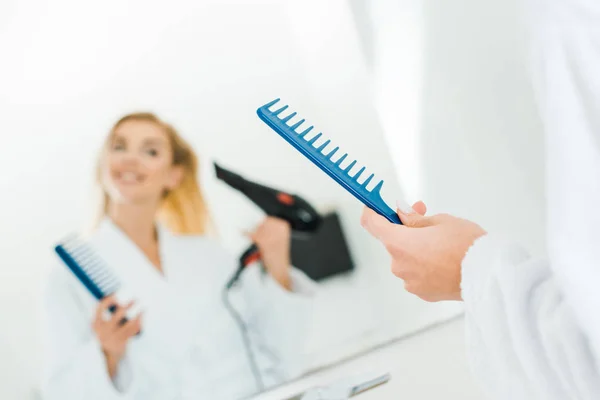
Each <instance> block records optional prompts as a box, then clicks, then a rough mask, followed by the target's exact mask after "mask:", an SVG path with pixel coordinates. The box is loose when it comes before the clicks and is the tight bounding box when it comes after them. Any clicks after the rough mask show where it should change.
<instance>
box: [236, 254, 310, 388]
mask: <svg viewBox="0 0 600 400" xmlns="http://www.w3.org/2000/svg"><path fill="white" fill-rule="evenodd" d="M247 268H248V270H247V271H245V272H244V274H243V275H242V285H241V286H242V292H243V298H244V301H245V302H246V304H247V306H248V307H247V310H248V311H247V313H246V314H245V315H244V318H245V320H246V321H247V323H248V327H249V332H250V336H251V340H252V342H253V345H254V347H255V349H256V350H257V351H258V353H259V361H260V363H261V369H262V370H263V371H265V372H266V374H265V378H267V379H266V380H267V382H265V383H266V384H267V385H268V386H269V385H271V384H275V383H281V382H283V381H285V380H289V379H292V378H294V377H297V376H298V375H299V374H300V373H301V372H302V370H303V360H302V358H303V356H304V355H305V354H306V352H305V351H304V348H305V339H306V337H307V332H308V331H309V329H310V317H311V315H312V306H313V299H314V296H315V293H316V288H317V285H316V283H315V282H314V281H312V280H311V279H310V278H309V277H307V276H306V275H305V274H304V273H303V272H302V271H300V270H298V269H296V268H294V267H292V270H291V279H292V290H291V291H287V290H285V289H284V288H283V287H281V285H280V284H279V283H277V282H276V281H275V280H274V279H273V278H271V276H270V275H269V274H266V273H263V271H262V270H261V268H260V264H258V263H255V264H253V265H250V266H249V267H247ZM269 377H271V379H268V378H269ZM269 380H270V381H269Z"/></svg>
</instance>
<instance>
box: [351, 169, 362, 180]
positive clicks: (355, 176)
mask: <svg viewBox="0 0 600 400" xmlns="http://www.w3.org/2000/svg"><path fill="white" fill-rule="evenodd" d="M363 172H365V167H362V168H361V169H360V171H358V172H357V173H356V175H354V177H353V178H352V179H354V180H355V181H357V182H358V178H359V177H360V175H361V174H362V173H363Z"/></svg>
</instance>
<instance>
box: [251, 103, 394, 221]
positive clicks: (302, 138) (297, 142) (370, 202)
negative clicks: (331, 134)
mask: <svg viewBox="0 0 600 400" xmlns="http://www.w3.org/2000/svg"><path fill="white" fill-rule="evenodd" d="M279 100H280V99H276V100H273V101H271V102H270V103H267V104H265V105H263V106H261V107H260V108H258V110H257V114H258V116H259V118H260V119H261V120H262V121H263V122H264V123H265V124H266V125H268V126H269V127H270V128H271V129H273V130H274V131H275V132H277V133H278V134H279V135H280V136H281V137H282V138H283V139H285V140H286V141H287V142H288V143H289V144H290V145H291V146H293V147H294V148H295V149H296V150H298V151H299V152H300V153H301V154H302V155H304V156H305V157H306V158H307V159H308V160H310V161H311V162H312V163H313V164H315V165H316V166H317V167H319V168H320V169H321V170H322V171H323V172H325V173H326V174H327V175H329V177H330V178H332V179H333V180H334V181H336V182H337V183H338V184H339V185H341V186H342V187H343V188H344V189H346V190H347V191H348V192H349V193H350V194H352V195H353V196H354V197H356V198H357V199H358V200H360V201H361V202H362V203H363V204H365V205H366V206H368V207H370V208H371V209H373V210H375V211H376V212H378V213H379V214H380V215H382V216H384V217H385V218H387V219H388V220H389V221H390V222H392V223H396V224H402V221H400V218H399V217H398V214H397V213H396V211H395V210H393V209H391V208H390V207H389V206H388V205H387V204H386V203H385V201H384V200H383V199H382V198H381V194H380V192H381V189H382V187H383V180H381V181H379V183H378V184H377V185H376V186H375V188H374V189H372V190H368V188H367V186H368V185H369V184H370V183H371V182H372V180H373V178H374V176H375V174H371V175H370V176H369V177H368V178H367V179H366V180H365V181H364V182H363V183H362V184H361V183H359V182H358V180H359V178H360V177H361V176H362V174H363V172H364V171H365V169H366V167H364V166H363V167H362V168H361V169H360V171H358V173H356V174H354V176H351V170H352V168H353V167H354V166H355V165H356V162H357V161H356V160H354V161H352V163H351V164H350V165H348V166H347V167H345V168H344V167H342V163H343V162H344V160H345V159H346V157H347V156H348V154H344V155H342V156H341V157H340V158H339V159H338V160H337V161H333V156H334V155H335V154H337V152H338V150H339V147H335V148H334V149H333V150H332V151H330V152H328V154H325V151H326V150H325V149H326V148H327V147H328V146H329V144H330V143H331V141H330V140H326V141H325V142H324V143H323V144H321V145H315V143H316V142H317V140H319V138H321V136H322V133H318V134H317V135H315V136H314V137H313V138H311V139H310V140H308V139H307V135H308V133H309V132H311V131H312V129H313V126H310V127H309V128H307V129H305V130H304V131H303V132H301V133H298V132H296V129H297V128H298V127H299V126H300V125H302V124H303V123H304V121H305V120H304V119H302V120H301V121H298V122H296V123H294V124H293V125H292V126H289V125H288V124H287V122H288V121H289V120H290V119H291V118H293V117H294V116H296V112H293V113H292V114H290V115H288V116H287V117H285V118H279V117H278V115H279V114H281V113H282V112H283V111H284V110H286V109H287V108H288V106H287V105H286V106H283V107H281V108H279V109H278V110H276V111H271V110H270V109H269V108H270V107H272V106H273V105H274V104H276V103H278V102H279Z"/></svg>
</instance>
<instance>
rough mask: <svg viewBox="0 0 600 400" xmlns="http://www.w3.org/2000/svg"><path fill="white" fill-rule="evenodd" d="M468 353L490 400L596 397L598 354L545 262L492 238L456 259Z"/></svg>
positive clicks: (599, 391) (599, 396)
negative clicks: (460, 268)
mask: <svg viewBox="0 0 600 400" xmlns="http://www.w3.org/2000/svg"><path fill="white" fill-rule="evenodd" d="M462 295H463V299H464V303H465V324H466V334H467V347H468V352H469V358H470V360H471V364H472V369H473V373H474V374H475V375H476V377H477V378H478V380H479V381H480V382H481V384H482V386H483V389H484V390H485V391H486V392H487V394H488V395H489V397H490V398H494V399H519V400H520V399H528V400H534V399H544V400H554V399H557V400H558V399H562V400H566V399H590V400H591V399H600V374H599V373H598V368H597V361H598V359H597V355H596V354H594V353H593V351H592V350H591V348H590V345H589V341H588V338H587V337H586V334H585V333H584V332H582V330H581V328H580V327H579V326H578V324H577V322H576V321H575V319H574V316H573V312H572V309H571V308H570V306H569V305H568V304H567V302H566V301H565V297H564V295H563V294H562V292H561V289H560V286H559V285H558V282H557V281H556V278H555V276H554V274H553V272H552V270H551V268H550V266H549V264H548V262H547V261H546V260H535V259H532V258H531V257H530V256H529V255H528V254H527V253H526V252H525V251H524V250H523V249H522V248H521V247H519V246H517V245H515V244H512V243H510V242H507V241H505V240H504V239H501V238H498V237H495V236H493V235H486V236H484V237H482V238H480V239H478V240H477V241H476V242H475V244H474V245H473V246H472V247H471V249H470V250H469V252H468V253H467V255H466V257H465V259H464V261H463V278H462Z"/></svg>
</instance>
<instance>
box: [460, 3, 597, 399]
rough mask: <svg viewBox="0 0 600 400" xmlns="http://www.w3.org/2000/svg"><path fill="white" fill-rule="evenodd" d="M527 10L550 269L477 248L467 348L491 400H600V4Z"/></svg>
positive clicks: (501, 245) (521, 255)
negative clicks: (541, 146)
mask: <svg viewBox="0 0 600 400" xmlns="http://www.w3.org/2000/svg"><path fill="white" fill-rule="evenodd" d="M529 4H530V5H531V6H532V7H531V9H530V13H529V22H530V24H529V28H530V33H531V37H532V39H533V41H532V43H531V44H532V46H531V49H532V72H533V81H534V87H535V89H536V95H537V102H538V106H539V110H540V115H541V118H542V122H543V124H544V130H545V135H546V154H547V157H546V170H547V181H546V187H547V196H546V199H547V210H548V214H547V215H548V217H547V221H548V222H547V226H548V241H547V249H548V259H547V260H535V259H532V258H531V257H530V256H529V255H528V254H527V252H526V251H525V250H524V249H522V248H520V247H519V246H517V245H515V244H511V243H509V242H507V241H505V240H502V239H500V238H498V237H495V236H494V235H487V236H484V237H482V238H480V239H479V240H477V241H476V243H475V244H474V245H473V246H472V248H471V249H470V250H469V252H468V254H467V256H466V258H465V260H464V262H463V271H462V272H463V279H462V293H463V298H464V301H465V312H466V330H467V340H468V348H469V353H470V358H471V360H472V364H473V373H474V374H475V375H476V376H477V377H478V378H479V380H480V381H481V382H482V383H483V388H484V390H486V391H487V393H488V394H489V395H490V398H497V399H519V400H520V399H528V400H532V399H544V400H553V399H557V400H558V399H561V400H565V399H569V400H571V399H600V373H599V371H600V289H599V282H600V230H599V226H600V209H599V206H600V2H599V1H598V0H530V3H529ZM518 222H519V223H527V221H518Z"/></svg>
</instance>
